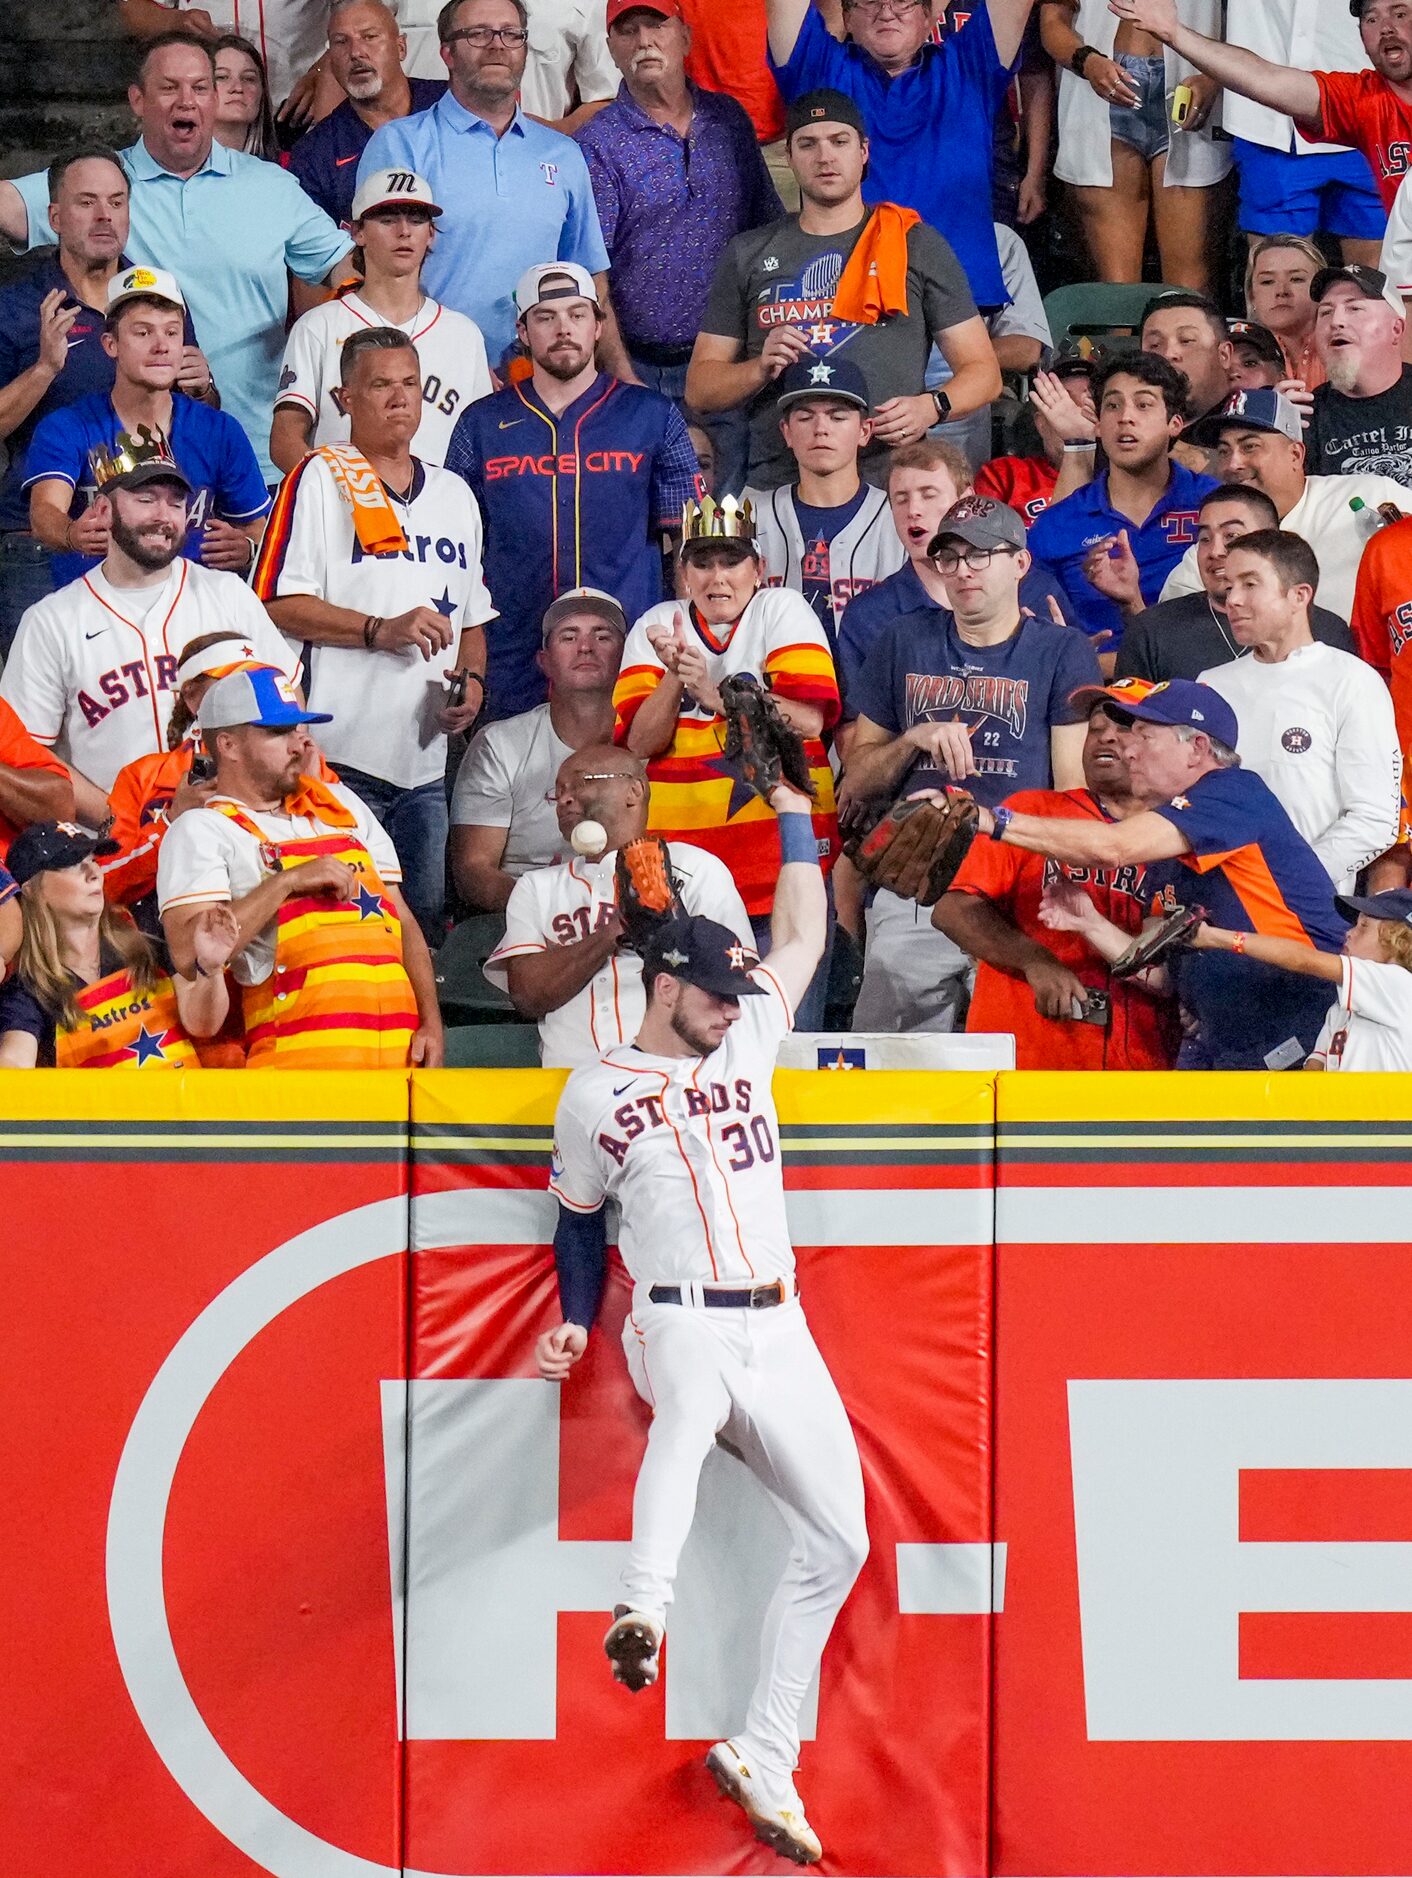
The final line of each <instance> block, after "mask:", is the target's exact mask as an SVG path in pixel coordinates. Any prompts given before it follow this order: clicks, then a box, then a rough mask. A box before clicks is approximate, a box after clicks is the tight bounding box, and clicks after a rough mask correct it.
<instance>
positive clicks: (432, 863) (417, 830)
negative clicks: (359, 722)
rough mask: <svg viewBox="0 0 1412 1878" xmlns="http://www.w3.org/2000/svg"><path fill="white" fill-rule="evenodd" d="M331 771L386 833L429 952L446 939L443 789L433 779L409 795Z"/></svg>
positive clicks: (375, 779)
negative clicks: (357, 797)
mask: <svg viewBox="0 0 1412 1878" xmlns="http://www.w3.org/2000/svg"><path fill="white" fill-rule="evenodd" d="M334 767H335V768H336V769H337V771H338V777H339V781H340V782H343V783H346V784H347V785H348V787H349V788H350V789H351V790H352V791H353V793H354V795H356V796H361V797H362V799H363V801H364V802H366V803H367V805H368V807H369V808H370V809H371V810H372V812H373V814H374V815H376V816H377V818H378V820H379V821H380V822H381V823H382V825H383V827H384V828H385V829H386V830H387V834H388V838H389V840H390V841H391V842H392V845H393V847H394V848H396V850H397V858H398V860H399V861H400V862H401V863H402V897H403V899H404V900H405V901H406V902H407V904H408V906H409V907H410V908H411V909H412V913H413V916H414V917H415V919H416V922H417V924H418V925H419V926H420V927H421V929H422V932H423V934H424V935H425V938H426V942H427V944H428V945H429V946H431V947H432V948H433V949H434V948H435V947H437V946H439V945H440V944H441V942H442V940H443V939H444V938H445V937H446V921H445V917H444V912H445V906H446V841H447V836H448V835H449V833H450V826H451V820H450V816H449V814H448V812H447V808H446V785H445V784H444V783H443V782H442V781H441V780H440V779H439V778H438V780H437V781H436V782H428V783H419V784H418V786H417V787H416V788H415V789H400V788H399V787H398V786H397V784H396V783H390V782H384V781H383V780H382V778H381V777H380V776H365V775H364V774H363V772H362V770H359V769H349V768H348V766H347V765H346V764H344V763H338V764H335V766H334Z"/></svg>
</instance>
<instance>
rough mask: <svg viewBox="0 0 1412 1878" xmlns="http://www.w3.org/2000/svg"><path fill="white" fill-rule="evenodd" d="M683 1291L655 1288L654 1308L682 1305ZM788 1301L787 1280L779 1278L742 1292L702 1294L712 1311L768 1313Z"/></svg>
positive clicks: (675, 1287) (711, 1290) (672, 1287)
mask: <svg viewBox="0 0 1412 1878" xmlns="http://www.w3.org/2000/svg"><path fill="white" fill-rule="evenodd" d="M681 1291H682V1288H681V1286H680V1285H653V1287H652V1289H651V1290H650V1291H649V1292H648V1294H647V1295H648V1297H649V1298H650V1299H651V1300H652V1302H653V1303H654V1304H680V1303H681ZM788 1297H789V1293H788V1291H787V1290H786V1289H785V1282H784V1280H783V1278H777V1279H776V1280H775V1282H774V1283H773V1284H772V1285H745V1286H744V1287H742V1289H740V1290H739V1291H727V1290H722V1289H720V1288H718V1287H716V1286H712V1287H710V1288H709V1289H707V1290H705V1291H703V1292H702V1294H701V1302H702V1303H703V1304H704V1305H705V1306H706V1309H707V1310H708V1311H767V1310H769V1309H770V1308H771V1306H772V1305H776V1304H783V1303H785V1301H786V1300H787V1298H788Z"/></svg>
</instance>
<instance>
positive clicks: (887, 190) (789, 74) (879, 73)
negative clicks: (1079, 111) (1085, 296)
mask: <svg viewBox="0 0 1412 1878" xmlns="http://www.w3.org/2000/svg"><path fill="white" fill-rule="evenodd" d="M1032 8H1033V0H978V4H977V5H975V6H974V7H973V8H972V9H971V14H970V18H969V19H968V20H967V22H966V24H965V25H964V26H963V27H962V28H961V30H960V31H959V32H956V33H952V34H951V35H950V36H949V37H948V38H947V40H946V42H945V44H943V45H938V44H937V43H936V42H935V40H934V38H933V34H934V32H935V28H936V7H935V6H934V4H933V0H843V21H844V26H845V28H846V30H847V34H848V36H847V38H846V39H844V40H843V41H842V42H841V43H840V41H838V40H837V39H835V38H833V36H832V35H831V34H830V32H829V30H828V27H827V26H826V25H825V23H824V16H823V14H822V13H821V12H820V11H819V10H818V9H817V8H816V7H815V6H813V5H812V4H811V3H810V0H769V3H768V8H767V13H768V19H769V45H770V64H771V67H772V69H773V70H774V73H775V76H776V78H777V79H778V80H779V86H780V90H781V92H782V93H783V94H784V97H785V100H786V102H788V103H793V102H794V101H795V100H796V99H797V98H800V97H802V96H803V95H804V93H805V92H808V91H813V90H815V89H816V88H817V87H819V86H828V87H830V88H831V89H833V90H836V91H841V92H843V93H845V94H846V95H847V96H848V97H849V98H851V99H852V100H853V101H854V103H855V104H856V105H857V106H858V109H859V110H860V111H861V112H862V114H863V117H864V119H865V121H866V124H867V129H868V146H869V158H870V161H869V171H868V177H867V182H866V184H865V188H864V196H865V199H866V201H867V202H868V204H869V205H870V206H871V205H872V204H873V203H875V202H897V203H900V204H902V205H903V206H904V207H906V208H909V209H915V210H916V211H917V213H918V214H919V215H920V216H921V217H922V219H923V220H924V221H926V222H929V223H930V224H931V226H932V227H933V228H936V229H939V230H940V231H941V233H942V234H943V235H944V236H945V237H946V239H947V241H949V242H950V244H951V246H952V247H953V248H954V249H955V251H956V258H957V259H958V260H959V261H960V263H961V265H962V267H963V268H964V269H965V272H966V277H967V279H968V280H969V281H970V283H971V291H972V293H973V294H974V295H975V297H976V301H977V303H978V304H979V305H980V306H981V307H982V308H994V307H1000V306H1004V305H1005V304H1006V302H1007V301H1008V300H1009V298H1010V295H1009V294H1008V292H1007V291H1006V288H1005V279H1004V275H1003V274H1002V272H1001V267H1000V256H999V252H998V250H997V247H996V241H995V224H994V222H993V221H992V220H991V165H992V147H993V138H992V126H993V125H994V122H995V117H996V113H997V112H998V111H999V110H1000V109H1001V108H1002V106H1003V105H1004V102H1005V95H1006V92H1007V90H1008V88H1009V84H1010V68H1011V66H1012V65H1013V64H1014V62H1015V60H1016V58H1017V57H1018V55H1019V51H1020V41H1021V39H1022V38H1023V37H1024V31H1025V27H1026V25H1027V24H1028V22H1029V17H1030V13H1031V11H1032Z"/></svg>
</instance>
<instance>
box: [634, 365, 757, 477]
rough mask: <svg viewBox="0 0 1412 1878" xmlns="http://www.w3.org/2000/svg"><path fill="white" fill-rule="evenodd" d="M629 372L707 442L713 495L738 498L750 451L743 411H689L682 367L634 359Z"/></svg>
mask: <svg viewBox="0 0 1412 1878" xmlns="http://www.w3.org/2000/svg"><path fill="white" fill-rule="evenodd" d="M632 369H633V370H634V371H635V372H636V373H637V375H638V377H639V378H640V379H641V380H642V382H643V384H644V385H646V386H647V389H648V390H649V391H655V392H657V393H658V394H659V396H661V397H663V398H670V399H671V401H672V403H673V404H675V405H676V406H677V408H678V409H679V410H680V412H681V414H682V416H683V417H684V418H685V419H686V421H687V422H688V423H689V424H696V425H699V427H700V428H701V429H702V430H704V431H705V433H706V435H707V436H708V437H709V438H710V439H711V448H712V451H713V452H714V455H715V460H716V461H715V474H714V477H713V483H714V493H715V494H716V495H718V496H726V495H731V496H738V495H739V494H740V492H741V490H742V489H743V488H744V487H745V461H746V456H747V454H748V452H749V448H750V420H749V418H748V417H747V416H746V415H745V413H744V411H712V412H711V413H710V415H709V416H706V415H703V414H702V413H701V412H699V411H693V410H692V408H691V406H690V405H689V404H688V403H687V401H686V367H685V366H684V365H647V364H645V363H644V362H643V360H641V359H634V360H633V362H632Z"/></svg>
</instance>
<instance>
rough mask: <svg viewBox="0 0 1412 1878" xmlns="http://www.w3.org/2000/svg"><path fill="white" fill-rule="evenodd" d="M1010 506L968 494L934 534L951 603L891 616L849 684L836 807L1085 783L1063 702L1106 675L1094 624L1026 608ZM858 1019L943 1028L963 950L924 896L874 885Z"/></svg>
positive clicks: (1023, 567)
mask: <svg viewBox="0 0 1412 1878" xmlns="http://www.w3.org/2000/svg"><path fill="white" fill-rule="evenodd" d="M1025 541H1026V533H1025V524H1024V521H1023V520H1022V518H1021V517H1020V516H1019V515H1017V514H1016V512H1015V510H1014V509H1011V508H1007V507H1006V505H1005V504H1004V503H1003V502H992V501H990V500H989V499H988V498H986V497H984V496H965V497H963V498H962V499H961V501H959V502H958V503H957V504H956V505H955V507H954V508H952V509H950V510H949V511H948V512H947V514H946V515H945V516H944V517H943V518H942V523H941V527H940V529H939V530H938V532H937V536H936V539H935V540H934V541H933V543H932V544H931V551H932V558H933V560H934V561H935V563H936V565H937V567H938V569H939V571H940V573H941V576H942V579H943V581H944V582H945V585H946V592H947V598H948V599H949V600H950V602H951V605H950V610H949V611H943V610H942V609H939V608H938V609H936V610H934V611H931V612H926V613H908V614H904V615H902V616H901V617H900V618H898V619H896V620H894V621H892V622H891V623H890V624H889V625H887V626H885V627H884V628H883V630H882V632H881V633H880V634H879V636H878V639H877V642H876V644H875V645H874V647H873V649H872V651H871V652H870V653H869V655H868V658H867V660H866V662H865V664H864V666H863V670H862V673H861V675H860V677H859V680H858V684H857V687H856V690H855V693H854V699H853V702H854V705H855V707H856V710H857V721H856V723H855V725H854V729H853V737H852V741H851V742H850V743H849V746H848V768H847V773H846V775H845V778H844V787H843V800H842V807H843V810H844V812H845V814H846V813H847V812H848V811H849V810H851V809H854V808H858V809H861V810H863V811H864V812H866V810H867V808H868V807H869V805H873V806H876V805H877V804H878V803H881V802H892V801H894V800H895V799H896V798H898V797H900V796H906V795H910V794H911V793H912V792H913V791H914V790H917V789H935V788H945V787H947V786H948V785H949V784H952V783H959V784H961V785H962V786H963V787H964V788H966V789H968V790H969V791H970V792H971V793H972V794H973V795H974V796H975V797H976V799H977V801H979V802H983V803H987V804H990V805H994V804H997V803H999V802H1000V801H1001V800H1002V799H1003V798H1004V797H1006V796H1009V795H1013V794H1014V793H1015V792H1016V790H1019V789H1074V788H1081V787H1082V786H1083V744H1084V737H1085V735H1086V731H1087V722H1088V720H1087V715H1086V713H1085V712H1084V711H1081V710H1078V709H1076V708H1075V706H1074V705H1073V704H1072V703H1071V701H1070V699H1071V694H1072V693H1073V692H1074V691H1075V690H1076V689H1078V687H1080V686H1082V685H1091V684H1095V683H1101V679H1100V678H1099V676H1098V659H1097V657H1096V655H1095V653H1094V650H1093V647H1092V644H1091V643H1090V641H1089V639H1088V637H1087V636H1086V635H1085V634H1084V633H1081V632H1076V631H1075V630H1074V629H1073V628H1072V627H1069V626H1061V625H1057V624H1056V623H1055V622H1054V621H1052V620H1049V619H1044V620H1040V619H1034V618H1032V617H1028V616H1026V614H1025V613H1024V612H1022V610H1021V607H1020V599H1019V589H1020V583H1021V581H1022V580H1023V579H1024V577H1025V575H1026V573H1027V572H1028V571H1029V567H1030V555H1029V551H1028V549H1027V547H1026V545H1025ZM867 934H868V941H867V952H866V956H865V960H864V968H863V988H862V990H861V992H860V993H859V997H858V1005H857V1008H856V1009H855V1011H854V1017H853V1021H854V1025H855V1027H856V1028H857V1029H859V1030H918V1029H925V1030H951V1029H953V1028H956V1027H957V1026H958V1024H959V1022H960V1020H961V1018H962V1017H963V1016H964V1005H965V997H966V987H967V981H968V978H969V973H970V969H971V961H970V959H969V958H968V957H967V956H966V954H965V953H963V952H961V951H959V950H958V948H957V947H956V946H954V945H953V944H952V942H951V941H950V940H949V939H947V938H946V937H945V936H944V935H943V934H942V933H941V932H939V931H937V930H936V929H935V928H934V927H933V926H932V924H931V919H930V916H929V914H928V913H927V912H926V910H925V909H923V908H920V907H918V906H916V905H915V904H914V903H913V902H912V901H910V900H903V899H901V898H900V897H899V896H898V895H896V894H892V893H886V892H883V893H879V894H877V895H876V896H875V897H874V900H873V904H872V905H871V906H870V907H869V909H868V914H867Z"/></svg>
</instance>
